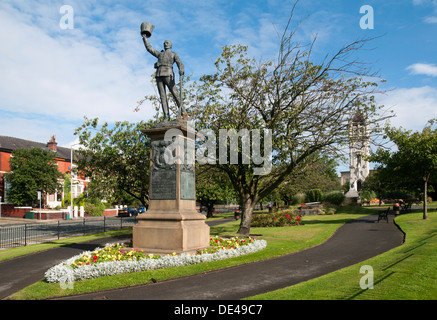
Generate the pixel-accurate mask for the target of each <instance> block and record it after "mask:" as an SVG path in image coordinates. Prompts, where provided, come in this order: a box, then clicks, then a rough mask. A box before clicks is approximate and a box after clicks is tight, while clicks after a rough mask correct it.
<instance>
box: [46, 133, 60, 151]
mask: <svg viewBox="0 0 437 320" xmlns="http://www.w3.org/2000/svg"><path fill="white" fill-rule="evenodd" d="M47 147H48V148H49V149H51V150H53V151H55V152H56V151H57V150H58V143H57V142H56V136H55V135H53V136H52V138H51V139H50V141H49V142H48V143H47Z"/></svg>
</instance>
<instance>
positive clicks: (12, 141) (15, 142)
mask: <svg viewBox="0 0 437 320" xmlns="http://www.w3.org/2000/svg"><path fill="white" fill-rule="evenodd" d="M19 148H26V149H30V148H41V149H48V150H51V149H50V148H49V147H48V143H41V142H35V141H31V140H25V139H19V138H14V137H8V136H0V151H6V152H12V151H14V150H15V149H19ZM52 151H53V150H52ZM56 157H57V158H61V159H65V160H68V161H70V158H71V151H70V149H69V148H64V147H57V150H56Z"/></svg>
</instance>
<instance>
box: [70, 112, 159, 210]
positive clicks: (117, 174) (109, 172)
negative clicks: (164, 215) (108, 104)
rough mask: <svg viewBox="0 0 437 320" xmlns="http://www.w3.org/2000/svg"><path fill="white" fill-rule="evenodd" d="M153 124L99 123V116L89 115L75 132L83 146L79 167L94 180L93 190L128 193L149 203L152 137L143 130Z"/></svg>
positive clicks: (116, 194) (107, 193) (117, 195)
mask: <svg viewBox="0 0 437 320" xmlns="http://www.w3.org/2000/svg"><path fill="white" fill-rule="evenodd" d="M152 123H153V122H152V121H149V122H143V121H141V122H138V123H129V122H127V121H123V122H121V121H120V122H116V123H115V124H114V126H112V127H111V126H109V125H108V123H103V124H102V125H99V121H98V119H97V118H95V119H88V118H85V121H84V123H83V125H82V126H80V127H79V128H77V129H76V131H75V134H76V135H77V136H78V137H79V143H80V144H81V145H82V148H81V149H80V150H78V152H77V154H78V155H79V158H78V160H77V163H78V170H79V171H80V172H83V173H84V175H86V176H88V177H90V178H91V180H92V181H93V186H94V187H93V192H95V193H97V194H100V196H102V197H106V198H109V197H111V198H116V199H117V198H118V199H125V198H126V195H128V196H130V197H131V198H133V199H136V200H137V201H139V202H141V203H142V204H143V205H146V204H147V203H148V199H149V162H150V139H149V138H147V137H146V136H145V135H144V134H143V132H142V131H143V130H145V129H147V128H150V127H151V125H152Z"/></svg>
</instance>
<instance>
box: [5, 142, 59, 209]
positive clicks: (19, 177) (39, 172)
mask: <svg viewBox="0 0 437 320" xmlns="http://www.w3.org/2000/svg"><path fill="white" fill-rule="evenodd" d="M9 163H10V168H11V172H10V173H8V174H7V178H6V179H7V181H8V183H9V185H10V187H9V189H8V195H7V196H8V200H9V201H10V202H12V203H14V204H16V205H32V204H33V203H34V202H36V201H37V192H38V191H40V192H41V193H42V195H44V194H50V193H55V192H56V191H58V190H61V186H60V184H59V182H58V178H61V176H62V175H61V173H60V172H59V171H58V167H57V163H56V160H55V153H54V152H53V151H51V150H46V149H41V148H31V149H26V148H20V149H16V150H14V151H13V152H12V156H11V158H10V160H9Z"/></svg>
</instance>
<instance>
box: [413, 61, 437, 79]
mask: <svg viewBox="0 0 437 320" xmlns="http://www.w3.org/2000/svg"><path fill="white" fill-rule="evenodd" d="M407 70H411V73H412V74H423V75H427V76H432V77H437V66H435V65H433V64H426V63H415V64H413V65H411V66H409V67H408V68H407Z"/></svg>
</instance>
